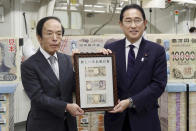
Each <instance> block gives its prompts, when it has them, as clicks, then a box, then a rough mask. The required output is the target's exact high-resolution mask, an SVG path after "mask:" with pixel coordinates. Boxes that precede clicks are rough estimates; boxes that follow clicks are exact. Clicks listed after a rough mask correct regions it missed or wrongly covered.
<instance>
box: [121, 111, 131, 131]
mask: <svg viewBox="0 0 196 131" xmlns="http://www.w3.org/2000/svg"><path fill="white" fill-rule="evenodd" d="M122 131H131V128H130V120H129V114H128V112H126V115H125V119H124V122H123V127H122Z"/></svg>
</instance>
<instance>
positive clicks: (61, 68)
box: [57, 53, 67, 80]
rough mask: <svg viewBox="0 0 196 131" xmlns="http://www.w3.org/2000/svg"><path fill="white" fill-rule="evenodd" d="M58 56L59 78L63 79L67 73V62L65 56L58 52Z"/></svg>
mask: <svg viewBox="0 0 196 131" xmlns="http://www.w3.org/2000/svg"><path fill="white" fill-rule="evenodd" d="M57 56H58V63H59V80H61V79H62V78H63V77H64V75H65V74H66V73H65V71H66V70H65V69H66V65H67V64H66V63H65V61H64V60H63V57H62V55H61V54H59V53H57Z"/></svg>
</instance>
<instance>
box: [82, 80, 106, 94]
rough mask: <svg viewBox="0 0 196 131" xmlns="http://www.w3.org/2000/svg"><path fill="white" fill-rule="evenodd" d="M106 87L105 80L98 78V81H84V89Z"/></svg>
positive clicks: (102, 88) (101, 88)
mask: <svg viewBox="0 0 196 131" xmlns="http://www.w3.org/2000/svg"><path fill="white" fill-rule="evenodd" d="M105 89H106V81H105V80H98V81H86V90H87V91H88V90H89V91H92V90H94V91H95V90H105Z"/></svg>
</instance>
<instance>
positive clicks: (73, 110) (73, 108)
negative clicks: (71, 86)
mask: <svg viewBox="0 0 196 131" xmlns="http://www.w3.org/2000/svg"><path fill="white" fill-rule="evenodd" d="M66 111H68V112H69V113H70V114H71V115H72V116H74V117H76V116H79V115H83V114H84V111H83V110H82V109H81V108H80V107H79V106H78V105H77V104H75V103H72V104H67V106H66Z"/></svg>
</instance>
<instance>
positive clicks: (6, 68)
mask: <svg viewBox="0 0 196 131" xmlns="http://www.w3.org/2000/svg"><path fill="white" fill-rule="evenodd" d="M18 47H19V40H18V39H16V38H0V83H6V82H15V81H17V80H18V76H19V75H18V74H19V59H18V53H19V48H18Z"/></svg>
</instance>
